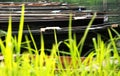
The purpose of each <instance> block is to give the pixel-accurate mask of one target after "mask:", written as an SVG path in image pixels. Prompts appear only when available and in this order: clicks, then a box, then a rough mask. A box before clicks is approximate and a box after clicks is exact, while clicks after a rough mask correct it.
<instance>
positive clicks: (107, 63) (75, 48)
mask: <svg viewBox="0 0 120 76" xmlns="http://www.w3.org/2000/svg"><path fill="white" fill-rule="evenodd" d="M24 9H25V7H24V5H23V7H22V12H21V19H20V25H19V26H20V27H19V33H18V37H13V36H12V18H11V17H10V18H9V27H8V31H7V35H6V36H5V41H4V40H2V39H0V47H1V53H2V55H3V57H4V60H2V61H1V62H0V75H3V76H21V75H22V76H67V75H68V76H119V75H120V71H119V69H120V56H119V55H118V51H117V50H118V49H117V47H116V44H115V40H116V39H119V37H120V35H119V33H118V32H116V31H115V30H114V29H113V31H114V32H115V33H116V34H117V35H118V37H116V38H113V36H112V33H111V31H110V29H108V34H109V36H110V41H109V43H108V44H106V43H105V42H104V41H103V40H102V38H101V36H100V35H98V36H97V38H93V44H94V49H93V51H92V52H91V53H90V54H89V55H88V56H87V57H86V58H82V57H81V51H82V48H83V46H84V41H85V39H86V36H87V34H88V32H89V28H90V27H91V25H92V22H93V20H94V18H95V16H96V15H94V16H93V18H92V20H91V22H90V23H89V25H88V27H87V28H86V31H85V33H84V35H83V37H82V39H81V40H80V42H79V44H77V42H76V36H75V34H74V35H73V36H72V31H71V29H72V28H71V27H72V25H71V24H72V20H71V19H72V18H71V17H72V14H70V22H69V32H68V34H69V37H68V39H67V40H65V41H64V43H65V44H66V45H67V46H68V47H69V52H70V56H67V57H64V56H63V57H60V52H59V49H58V48H59V46H60V44H61V42H58V41H57V35H56V31H54V37H55V44H53V46H52V49H51V53H50V55H49V56H48V55H46V54H45V48H44V38H43V35H42V33H41V37H40V39H41V48H40V49H38V48H37V46H36V43H35V40H34V37H33V36H32V33H31V32H30V28H29V32H30V36H31V42H32V43H33V45H34V48H35V49H33V48H31V45H30V43H29V42H30V40H29V39H28V36H27V35H26V36H25V39H26V41H25V42H22V34H23V33H22V32H23V25H24ZM22 43H26V44H27V46H26V47H24V48H27V49H28V51H29V52H27V53H23V54H20V51H21V46H22ZM111 47H112V48H111ZM32 52H34V54H33V53H32ZM39 52H40V54H39ZM111 52H112V53H113V55H112V54H111ZM14 55H16V56H15V57H14Z"/></svg>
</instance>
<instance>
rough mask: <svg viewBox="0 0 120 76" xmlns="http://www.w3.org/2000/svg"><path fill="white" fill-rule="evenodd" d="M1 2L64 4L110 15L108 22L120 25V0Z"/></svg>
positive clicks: (19, 0)
mask: <svg viewBox="0 0 120 76" xmlns="http://www.w3.org/2000/svg"><path fill="white" fill-rule="evenodd" d="M0 1H1V2H36V1H52V2H65V3H70V4H74V5H79V6H85V7H87V9H89V10H94V11H100V12H107V13H112V14H111V15H109V21H110V22H116V23H119V24H120V0H0Z"/></svg>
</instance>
